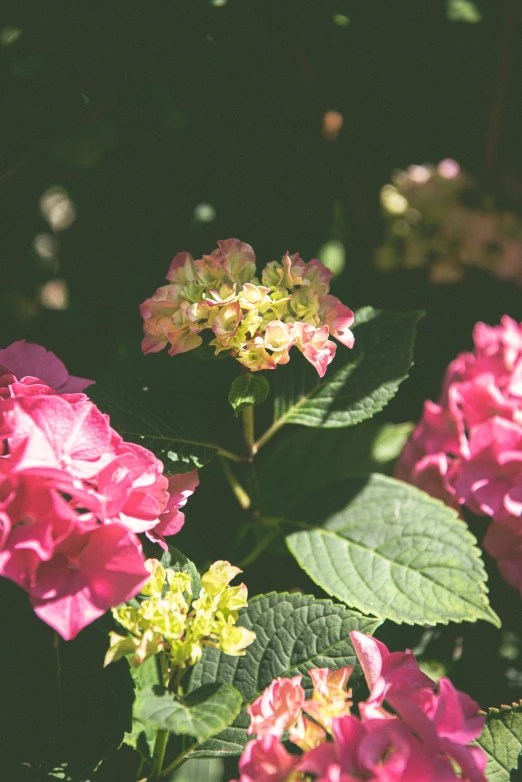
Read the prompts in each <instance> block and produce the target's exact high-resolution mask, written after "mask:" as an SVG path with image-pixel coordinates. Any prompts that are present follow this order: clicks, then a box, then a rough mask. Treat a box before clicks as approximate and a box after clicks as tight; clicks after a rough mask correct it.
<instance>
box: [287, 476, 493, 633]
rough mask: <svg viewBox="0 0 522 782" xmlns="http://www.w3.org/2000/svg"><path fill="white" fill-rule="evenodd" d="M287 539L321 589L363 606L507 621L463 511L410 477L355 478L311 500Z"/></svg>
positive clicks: (409, 617)
mask: <svg viewBox="0 0 522 782" xmlns="http://www.w3.org/2000/svg"><path fill="white" fill-rule="evenodd" d="M293 515H294V519H295V521H296V522H298V526H300V527H303V529H302V530H301V531H299V532H294V533H292V534H291V535H288V537H287V538H286V541H287V545H288V548H289V549H290V551H291V553H292V554H293V555H294V557H295V558H296V560H297V562H298V563H299V565H300V566H301V567H302V568H303V570H305V572H306V573H307V574H308V575H309V576H310V578H311V579H312V580H313V581H315V583H316V584H318V585H319V586H320V587H322V589H324V590H325V592H327V593H328V594H330V595H333V596H334V597H337V598H338V599H339V600H342V601H343V602H345V603H347V604H348V605H350V606H353V607H355V608H357V609H359V610H360V611H363V612H364V613H370V614H374V615H376V616H379V617H381V618H387V619H392V620H393V621H394V622H398V623H402V622H405V623H407V624H422V625H433V624H439V623H441V624H447V623H448V622H463V621H470V622H473V621H476V620H477V619H484V620H486V621H487V622H491V623H492V624H494V625H496V626H499V624H500V622H499V619H498V617H497V616H496V614H495V613H494V611H493V610H492V609H491V608H490V606H489V603H488V599H487V594H486V593H487V589H486V584H485V581H486V572H485V569H484V565H483V562H482V560H481V558H480V555H479V551H478V549H477V548H476V546H475V544H476V540H475V538H474V537H473V535H472V534H471V533H470V532H469V530H468V528H467V526H466V524H465V523H464V522H463V521H462V520H461V519H459V518H458V516H457V513H456V512H455V511H454V510H453V509H451V508H448V507H447V506H446V505H444V504H443V503H442V502H439V501H438V500H434V499H432V498H431V497H430V496H429V495H427V494H425V493H424V492H422V491H420V490H419V489H416V488H414V487H413V486H409V485H408V484H405V483H402V482H401V481H396V480H394V479H393V478H388V477H386V476H384V475H373V476H370V477H369V478H351V479H348V480H345V481H343V482H342V483H339V484H337V485H336V486H335V487H332V488H329V490H328V492H327V493H326V492H320V493H318V494H317V495H316V496H315V499H312V500H308V501H307V502H306V504H303V506H302V507H301V509H300V510H297V511H295V513H294V514H293Z"/></svg>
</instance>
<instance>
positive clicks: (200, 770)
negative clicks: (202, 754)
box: [169, 758, 225, 782]
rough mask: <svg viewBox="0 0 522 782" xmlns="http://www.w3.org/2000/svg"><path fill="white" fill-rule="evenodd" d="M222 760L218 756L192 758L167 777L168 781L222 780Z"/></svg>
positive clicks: (215, 781)
mask: <svg viewBox="0 0 522 782" xmlns="http://www.w3.org/2000/svg"><path fill="white" fill-rule="evenodd" d="M224 771H225V769H224V765H223V761H222V760H219V758H194V759H193V760H189V761H188V762H187V763H184V764H183V765H182V766H181V768H179V769H178V770H177V771H175V772H174V774H173V775H172V776H171V777H169V780H170V782H222V779H223V774H224Z"/></svg>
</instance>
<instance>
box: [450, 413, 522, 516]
mask: <svg viewBox="0 0 522 782" xmlns="http://www.w3.org/2000/svg"><path fill="white" fill-rule="evenodd" d="M521 478H522V426H519V425H518V424H515V423H514V422H513V421H508V420H506V419H504V418H500V417H494V418H490V419H489V420H488V421H486V422H485V423H483V424H481V425H480V426H477V427H476V428H475V429H474V430H473V431H472V434H471V436H470V439H469V456H467V457H465V458H463V459H462V460H461V461H460V463H459V467H458V470H455V471H454V477H453V484H454V486H455V490H456V493H457V497H458V499H459V501H460V502H461V503H466V505H467V506H468V507H469V508H471V510H472V511H473V512H474V513H478V514H486V515H488V516H492V517H493V518H495V519H497V520H500V519H502V518H504V517H505V516H507V515H510V514H512V515H516V516H520V515H522V483H521Z"/></svg>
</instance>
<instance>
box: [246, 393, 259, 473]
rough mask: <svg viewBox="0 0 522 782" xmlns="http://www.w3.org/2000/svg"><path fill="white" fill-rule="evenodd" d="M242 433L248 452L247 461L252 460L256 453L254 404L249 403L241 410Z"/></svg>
mask: <svg viewBox="0 0 522 782" xmlns="http://www.w3.org/2000/svg"><path fill="white" fill-rule="evenodd" d="M243 435H244V437H245V443H246V447H247V452H248V458H249V461H252V459H253V458H254V456H255V454H256V450H257V449H256V447H255V442H254V440H255V437H254V406H253V405H250V406H249V407H245V409H244V410H243Z"/></svg>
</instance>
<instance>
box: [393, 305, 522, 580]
mask: <svg viewBox="0 0 522 782" xmlns="http://www.w3.org/2000/svg"><path fill="white" fill-rule="evenodd" d="M473 342H474V346H475V347H474V350H473V352H471V353H461V354H460V355H459V356H457V358H456V359H455V360H454V361H452V362H451V364H450V365H449V366H448V368H447V370H446V374H445V377H444V382H443V388H442V394H441V396H440V399H439V401H438V403H434V402H431V401H430V400H427V401H426V402H425V404H424V413H423V416H422V418H421V420H420V422H419V424H418V426H417V428H416V429H415V431H414V432H413V435H412V437H411V439H410V440H409V442H408V443H407V445H406V447H405V449H404V451H403V453H402V455H401V458H400V460H399V463H398V466H397V470H396V477H397V478H399V479H401V480H404V481H407V482H409V483H412V484H414V485H416V486H419V487H420V488H421V489H424V490H425V491H427V492H428V493H429V494H431V495H433V496H434V497H437V498H439V499H441V500H443V501H444V502H446V503H447V504H448V505H451V506H453V507H455V508H459V507H460V506H461V505H465V506H466V507H468V508H469V509H470V510H471V511H473V512H474V513H477V514H479V515H486V516H490V517H491V518H492V519H493V523H492V524H491V525H490V527H489V529H488V532H487V534H486V537H485V539H484V546H485V548H486V550H487V551H489V553H490V554H491V555H492V556H493V557H495V558H496V559H497V562H498V565H499V568H500V570H501V572H502V575H503V576H504V578H505V579H506V581H508V583H510V584H511V585H512V586H515V587H518V588H519V589H520V590H521V594H522V327H521V325H519V324H518V323H516V321H514V320H513V319H512V318H510V317H508V316H507V315H505V316H504V317H503V318H502V319H501V323H500V325H498V326H488V325H486V324H485V323H477V324H476V325H475V328H474V330H473Z"/></svg>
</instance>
